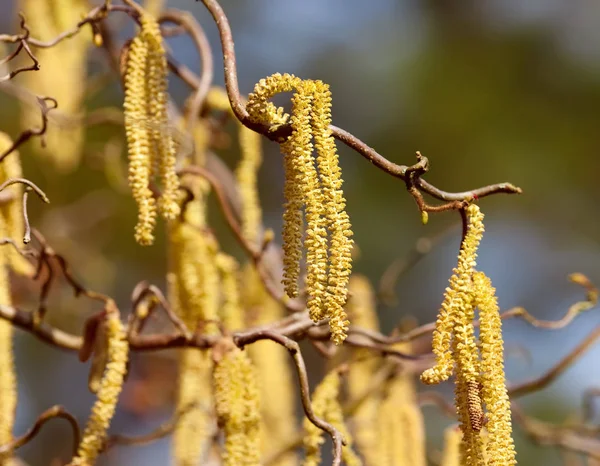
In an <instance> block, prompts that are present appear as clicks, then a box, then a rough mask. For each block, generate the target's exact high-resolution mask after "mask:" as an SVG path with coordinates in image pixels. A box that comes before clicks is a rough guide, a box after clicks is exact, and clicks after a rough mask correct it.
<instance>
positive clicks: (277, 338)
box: [234, 330, 345, 466]
mask: <svg viewBox="0 0 600 466" xmlns="http://www.w3.org/2000/svg"><path fill="white" fill-rule="evenodd" d="M259 340H271V341H274V342H275V343H278V344H280V345H281V346H283V347H284V348H285V349H287V350H288V351H289V353H290V355H291V356H292V358H293V359H294V364H295V366H296V373H297V374H298V381H299V382H300V398H301V400H302V407H303V408H304V413H305V414H306V417H307V418H308V419H309V420H310V422H312V423H313V424H314V425H315V426H317V427H318V428H319V429H321V430H323V431H325V432H327V433H328V434H329V435H330V436H331V440H332V442H333V466H339V465H340V464H341V461H342V446H343V445H344V444H345V441H344V438H343V436H342V434H341V433H340V432H339V431H338V430H337V429H336V428H335V427H334V426H332V425H331V424H329V423H328V422H325V421H324V420H323V419H320V418H318V417H317V416H315V413H314V411H313V409H312V404H311V401H310V388H309V386H308V375H307V373H306V365H305V363H304V358H303V357H302V353H301V352H300V346H298V343H296V342H295V341H294V340H292V339H290V338H288V337H285V336H283V335H281V334H279V333H276V332H272V331H269V330H262V331H257V332H252V333H246V334H244V333H242V334H238V335H236V336H234V342H235V344H236V345H237V346H238V347H240V348H243V347H244V346H246V345H249V344H251V343H254V342H255V341H259Z"/></svg>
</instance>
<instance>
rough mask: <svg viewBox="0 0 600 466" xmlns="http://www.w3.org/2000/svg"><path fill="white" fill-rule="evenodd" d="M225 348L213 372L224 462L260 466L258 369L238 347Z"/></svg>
mask: <svg viewBox="0 0 600 466" xmlns="http://www.w3.org/2000/svg"><path fill="white" fill-rule="evenodd" d="M230 345H231V346H232V345H233V343H230ZM225 351H226V352H225V354H224V355H222V357H219V359H217V360H216V361H215V370H214V373H213V386H214V392H215V408H216V411H217V417H218V421H219V425H220V426H221V427H222V429H223V432H224V434H225V445H224V449H225V451H224V452H223V465H224V466H258V465H259V464H260V425H261V422H260V394H259V390H258V386H257V382H256V373H255V370H254V367H253V366H252V363H251V361H250V359H249V358H248V356H247V355H246V353H245V352H244V351H241V350H239V349H238V348H236V347H230V348H227V349H226V350H225Z"/></svg>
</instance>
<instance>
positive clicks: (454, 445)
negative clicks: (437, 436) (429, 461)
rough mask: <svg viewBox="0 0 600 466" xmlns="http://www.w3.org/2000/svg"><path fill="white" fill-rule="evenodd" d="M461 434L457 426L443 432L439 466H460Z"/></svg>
mask: <svg viewBox="0 0 600 466" xmlns="http://www.w3.org/2000/svg"><path fill="white" fill-rule="evenodd" d="M461 442H462V432H461V430H460V429H459V428H458V426H450V427H448V428H447V429H446V430H445V432H444V450H443V451H442V462H441V465H440V466H461V463H460V445H461Z"/></svg>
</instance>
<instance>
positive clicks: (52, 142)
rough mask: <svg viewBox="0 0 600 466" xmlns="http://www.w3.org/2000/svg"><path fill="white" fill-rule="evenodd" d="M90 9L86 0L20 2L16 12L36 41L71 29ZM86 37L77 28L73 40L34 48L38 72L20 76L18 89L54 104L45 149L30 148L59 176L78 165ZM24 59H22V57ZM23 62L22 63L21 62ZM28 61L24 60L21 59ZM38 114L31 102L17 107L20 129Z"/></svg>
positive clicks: (36, 124) (88, 39) (32, 122)
mask: <svg viewBox="0 0 600 466" xmlns="http://www.w3.org/2000/svg"><path fill="white" fill-rule="evenodd" d="M89 9H90V5H89V2H88V1H87V0H21V1H20V4H19V10H20V11H22V12H23V14H24V15H25V18H26V19H27V26H28V27H29V29H30V30H31V35H32V36H33V37H35V38H36V39H39V40H42V41H49V40H51V39H54V38H56V37H57V36H58V35H59V34H60V33H62V32H64V31H67V30H69V29H72V28H73V27H75V26H76V25H77V23H78V22H79V21H80V20H81V18H82V16H83V15H85V14H86V13H87V12H88V10H89ZM90 42H91V35H90V33H89V31H88V30H86V28H83V29H82V30H81V31H80V32H79V33H78V34H76V35H75V36H74V37H71V38H70V39H68V40H63V41H62V42H60V43H58V44H56V45H55V46H53V47H50V48H44V49H37V50H36V51H35V55H36V58H37V59H38V61H39V63H40V71H37V72H28V73H22V80H23V85H24V86H25V87H26V88H27V89H29V90H30V91H32V92H33V93H34V94H37V95H49V96H52V97H54V98H55V99H56V100H57V102H58V109H57V110H55V111H53V112H50V114H49V115H48V117H49V120H48V127H47V130H46V133H45V140H46V146H45V147H42V146H41V145H40V144H35V145H33V146H32V147H33V149H34V151H35V152H36V153H38V154H39V155H40V156H41V157H46V158H49V159H50V160H51V161H52V162H53V163H54V164H55V166H56V167H57V168H58V169H59V170H61V171H62V172H69V171H72V170H73V169H75V168H76V167H77V165H78V164H79V160H80V158H81V153H82V149H83V143H84V136H85V134H84V132H85V128H84V126H83V125H82V123H81V112H82V111H83V110H84V107H83V105H82V104H83V100H84V96H85V83H86V82H87V79H86V76H87V50H88V48H89V46H90ZM22 55H24V56H25V54H22ZM24 59H25V58H24ZM26 59H27V60H29V58H28V57H27V58H26ZM40 123H41V118H40V110H39V107H38V105H37V104H36V103H35V101H28V102H25V103H24V105H23V107H22V115H21V124H22V127H23V128H27V129H30V128H38V127H39V126H40Z"/></svg>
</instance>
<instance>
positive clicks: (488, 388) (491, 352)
mask: <svg viewBox="0 0 600 466" xmlns="http://www.w3.org/2000/svg"><path fill="white" fill-rule="evenodd" d="M473 282H474V288H475V300H476V304H477V307H478V308H479V317H480V321H481V323H480V327H479V329H480V330H479V338H480V340H481V369H482V383H481V385H482V389H481V392H482V398H483V402H484V403H485V406H486V408H487V423H486V430H487V432H488V439H487V455H488V458H489V461H488V465H490V466H491V465H498V466H500V465H502V466H512V465H514V464H516V459H515V447H514V443H513V439H512V425H511V414H510V400H509V398H508V392H507V389H506V377H505V374H504V357H503V353H504V344H503V340H502V322H501V319H500V312H499V307H498V301H497V299H496V290H495V289H494V288H493V287H492V282H491V280H490V279H489V278H488V277H487V276H486V275H485V274H484V273H482V272H478V273H476V274H475V275H474V277H473Z"/></svg>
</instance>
